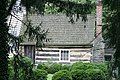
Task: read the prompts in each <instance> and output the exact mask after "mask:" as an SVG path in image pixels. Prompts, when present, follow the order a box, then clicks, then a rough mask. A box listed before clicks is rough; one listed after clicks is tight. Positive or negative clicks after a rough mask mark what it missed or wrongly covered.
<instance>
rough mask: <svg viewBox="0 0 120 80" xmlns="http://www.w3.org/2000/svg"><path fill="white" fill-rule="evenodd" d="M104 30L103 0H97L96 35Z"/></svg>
mask: <svg viewBox="0 0 120 80" xmlns="http://www.w3.org/2000/svg"><path fill="white" fill-rule="evenodd" d="M101 31H102V0H97V5H96V36H98V35H99V34H100V33H101Z"/></svg>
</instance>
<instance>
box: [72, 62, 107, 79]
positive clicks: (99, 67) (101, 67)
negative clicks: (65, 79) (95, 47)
mask: <svg viewBox="0 0 120 80" xmlns="http://www.w3.org/2000/svg"><path fill="white" fill-rule="evenodd" d="M95 70H96V72H95ZM81 71H82V72H81ZM71 73H72V74H73V73H74V74H73V75H72V76H73V78H75V79H77V78H79V79H83V80H84V78H83V76H86V79H87V80H94V79H93V78H94V77H95V76H93V77H92V75H96V76H101V78H100V80H104V79H105V78H106V79H108V69H107V64H105V63H82V62H76V63H74V64H73V65H72V66H71ZM75 73H76V74H75ZM77 73H79V74H82V73H84V74H83V75H81V76H80V75H78V74H77ZM98 73H100V74H98ZM75 76H76V77H75ZM90 76H91V77H90ZM79 79H78V80H79ZM86 79H85V80H86ZM97 79H99V78H97ZM95 80H96V79H95Z"/></svg>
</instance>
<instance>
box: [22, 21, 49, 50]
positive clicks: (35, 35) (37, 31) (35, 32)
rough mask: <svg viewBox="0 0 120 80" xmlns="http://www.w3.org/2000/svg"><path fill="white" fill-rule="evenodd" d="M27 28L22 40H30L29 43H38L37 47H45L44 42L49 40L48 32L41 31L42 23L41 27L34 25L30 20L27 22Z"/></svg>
mask: <svg viewBox="0 0 120 80" xmlns="http://www.w3.org/2000/svg"><path fill="white" fill-rule="evenodd" d="M26 23H27V24H26V25H27V28H26V30H25V32H24V34H23V35H21V39H22V40H24V38H26V39H28V42H29V41H36V47H40V48H41V47H43V46H44V43H43V40H46V41H47V40H48V39H46V35H47V32H48V30H47V31H44V30H42V29H41V27H42V23H40V24H39V25H36V26H35V25H33V24H32V23H31V21H30V20H27V22H26Z"/></svg>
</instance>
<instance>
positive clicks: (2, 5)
mask: <svg viewBox="0 0 120 80" xmlns="http://www.w3.org/2000/svg"><path fill="white" fill-rule="evenodd" d="M7 7H8V1H7V0H2V1H0V80H8V73H7V70H8V44H7V43H8V30H9V27H8V26H7V23H6V22H7V16H8V11H7Z"/></svg>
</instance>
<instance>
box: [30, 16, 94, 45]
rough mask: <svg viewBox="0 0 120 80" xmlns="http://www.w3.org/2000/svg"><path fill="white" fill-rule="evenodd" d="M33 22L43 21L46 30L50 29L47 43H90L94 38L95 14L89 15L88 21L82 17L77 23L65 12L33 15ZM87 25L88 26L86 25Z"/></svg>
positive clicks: (31, 17)
mask: <svg viewBox="0 0 120 80" xmlns="http://www.w3.org/2000/svg"><path fill="white" fill-rule="evenodd" d="M30 19H31V20H32V23H33V24H35V25H37V24H39V23H40V22H42V26H43V27H42V28H43V29H44V30H47V29H49V31H48V32H49V33H48V34H47V38H50V41H49V42H45V44H47V45H82V44H88V43H89V42H90V41H92V39H93V38H94V33H95V15H93V14H91V15H88V21H87V22H86V23H84V22H83V21H82V19H81V18H80V19H79V20H78V21H77V22H75V24H72V23H70V22H68V21H69V18H68V17H66V15H64V14H56V15H55V14H54V15H53V14H45V15H44V16H41V15H35V14H34V15H31V16H30ZM84 25H86V27H84Z"/></svg>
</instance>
